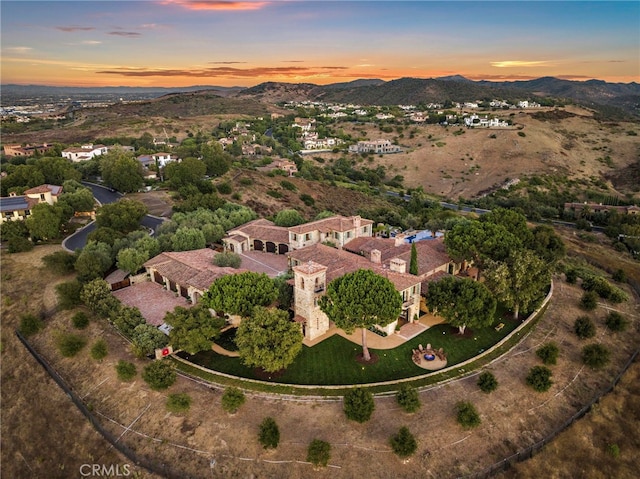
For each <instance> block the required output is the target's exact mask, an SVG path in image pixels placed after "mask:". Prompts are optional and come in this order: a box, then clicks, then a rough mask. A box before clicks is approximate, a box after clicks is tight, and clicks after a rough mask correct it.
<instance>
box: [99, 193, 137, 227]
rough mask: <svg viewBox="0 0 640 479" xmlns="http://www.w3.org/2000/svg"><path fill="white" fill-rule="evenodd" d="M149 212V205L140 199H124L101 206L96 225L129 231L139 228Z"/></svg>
mask: <svg viewBox="0 0 640 479" xmlns="http://www.w3.org/2000/svg"><path fill="white" fill-rule="evenodd" d="M147 213H148V210H147V207H146V206H145V205H144V204H142V203H140V202H139V201H135V200H127V199H123V200H120V201H116V202H115V203H109V204H106V205H103V206H101V207H100V209H99V210H98V212H97V213H96V225H97V226H98V227H104V228H112V229H114V230H116V231H120V232H121V233H128V232H129V231H133V230H135V229H138V228H139V226H140V220H141V219H142V218H143V217H144V215H146V214H147Z"/></svg>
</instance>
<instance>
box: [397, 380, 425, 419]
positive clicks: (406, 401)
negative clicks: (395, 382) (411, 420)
mask: <svg viewBox="0 0 640 479" xmlns="http://www.w3.org/2000/svg"><path fill="white" fill-rule="evenodd" d="M396 401H398V404H399V405H400V407H402V409H404V410H405V411H406V412H409V413H412V412H416V411H417V410H418V409H420V397H419V396H418V391H417V390H416V388H414V387H411V386H410V385H408V384H403V385H402V386H400V389H398V392H396Z"/></svg>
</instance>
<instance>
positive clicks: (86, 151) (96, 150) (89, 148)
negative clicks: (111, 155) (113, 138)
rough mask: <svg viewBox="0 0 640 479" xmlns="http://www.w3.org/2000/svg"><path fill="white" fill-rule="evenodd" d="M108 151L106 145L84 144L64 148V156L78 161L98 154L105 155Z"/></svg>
mask: <svg viewBox="0 0 640 479" xmlns="http://www.w3.org/2000/svg"><path fill="white" fill-rule="evenodd" d="M107 151H108V149H107V147H106V146H104V145H92V144H88V145H82V146H80V147H71V148H67V149H66V150H62V157H63V158H67V159H68V160H71V161H73V162H74V163H78V162H80V161H87V160H91V159H92V158H95V157H96V156H100V155H104V154H106V153H107Z"/></svg>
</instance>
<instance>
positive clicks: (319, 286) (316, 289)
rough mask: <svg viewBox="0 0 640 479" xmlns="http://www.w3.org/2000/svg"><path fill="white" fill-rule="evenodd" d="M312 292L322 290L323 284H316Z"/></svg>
mask: <svg viewBox="0 0 640 479" xmlns="http://www.w3.org/2000/svg"><path fill="white" fill-rule="evenodd" d="M313 292H314V293H316V294H318V293H322V292H324V284H317V285H316V286H315V287H314V288H313Z"/></svg>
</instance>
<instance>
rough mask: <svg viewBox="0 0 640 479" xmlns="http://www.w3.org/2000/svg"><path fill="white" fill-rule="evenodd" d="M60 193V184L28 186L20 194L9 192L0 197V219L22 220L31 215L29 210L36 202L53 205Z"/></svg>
mask: <svg viewBox="0 0 640 479" xmlns="http://www.w3.org/2000/svg"><path fill="white" fill-rule="evenodd" d="M61 194H62V186H58V185H40V186H36V187H35V188H29V189H28V190H26V191H25V192H24V195H21V196H18V195H16V194H15V193H11V194H10V195H9V196H7V197H3V198H0V213H1V214H2V221H3V222H4V221H16V220H24V219H25V218H27V217H28V216H30V215H31V210H32V209H33V207H34V206H35V205H37V204H38V203H47V204H50V205H53V204H55V203H56V202H57V201H58V197H59V196H60V195H61Z"/></svg>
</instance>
